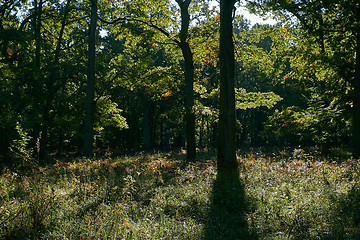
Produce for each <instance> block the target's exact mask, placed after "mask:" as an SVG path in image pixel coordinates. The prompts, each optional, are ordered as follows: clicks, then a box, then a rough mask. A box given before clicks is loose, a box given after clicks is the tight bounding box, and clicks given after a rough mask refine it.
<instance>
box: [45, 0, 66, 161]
mask: <svg viewBox="0 0 360 240" xmlns="http://www.w3.org/2000/svg"><path fill="white" fill-rule="evenodd" d="M70 3H71V0H68V1H67V3H66V6H65V8H64V16H63V19H62V21H61V29H60V33H59V37H58V40H57V44H56V49H55V52H54V61H53V63H52V64H51V65H52V66H51V67H52V68H51V71H50V74H49V78H48V80H47V82H46V86H47V98H46V102H45V107H44V113H43V126H42V130H41V138H40V149H39V150H40V152H39V159H40V160H42V159H44V158H45V157H46V151H47V142H48V129H49V127H50V126H51V122H52V120H53V118H52V117H51V116H50V110H51V108H52V103H53V100H54V97H55V94H56V90H55V86H54V85H55V81H56V77H57V70H58V65H59V59H60V51H61V41H62V38H63V35H64V30H65V26H66V18H67V15H68V13H69V8H70Z"/></svg>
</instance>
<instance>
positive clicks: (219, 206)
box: [204, 168, 258, 240]
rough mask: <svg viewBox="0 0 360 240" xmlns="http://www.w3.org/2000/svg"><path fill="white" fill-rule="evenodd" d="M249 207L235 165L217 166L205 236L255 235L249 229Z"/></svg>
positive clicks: (254, 237) (219, 237)
mask: <svg viewBox="0 0 360 240" xmlns="http://www.w3.org/2000/svg"><path fill="white" fill-rule="evenodd" d="M248 210H249V206H248V202H247V200H246V194H245V190H244V185H243V184H242V183H241V182H240V176H239V171H238V169H237V168H234V169H218V174H217V178H216V180H215V183H214V185H213V191H212V196H211V206H210V211H209V216H208V222H207V223H206V225H205V229H204V230H205V234H204V236H205V239H214V240H219V239H232V240H233V239H234V240H235V239H246V240H248V239H258V237H257V234H256V233H254V232H251V231H250V230H249V226H248V223H247V218H246V213H247V211H248Z"/></svg>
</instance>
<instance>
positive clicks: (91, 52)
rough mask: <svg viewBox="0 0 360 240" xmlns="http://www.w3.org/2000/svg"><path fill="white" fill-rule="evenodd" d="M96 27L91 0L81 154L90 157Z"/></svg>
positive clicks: (94, 12)
mask: <svg viewBox="0 0 360 240" xmlns="http://www.w3.org/2000/svg"><path fill="white" fill-rule="evenodd" d="M96 25H97V0H91V15H90V25H89V39H88V69H87V86H86V100H85V101H86V102H85V106H86V116H85V129H84V139H83V153H84V154H85V155H87V156H91V154H92V151H93V141H94V130H93V125H94V114H95V102H94V96H95V78H96V76H95V61H96V59H95V44H96Z"/></svg>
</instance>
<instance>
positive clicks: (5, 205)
mask: <svg viewBox="0 0 360 240" xmlns="http://www.w3.org/2000/svg"><path fill="white" fill-rule="evenodd" d="M239 165H240V168H239V172H237V173H236V174H235V175H232V176H229V174H227V173H221V174H218V173H217V169H216V161H215V155H214V154H203V155H201V154H200V157H199V161H198V162H196V163H187V162H185V160H184V156H182V155H172V154H157V155H144V154H143V155H137V156H132V157H121V158H102V159H86V158H77V159H70V160H66V159H62V160H58V161H57V163H56V164H54V165H49V166H47V167H44V168H31V169H29V170H27V171H24V170H21V171H17V170H16V169H8V168H4V169H3V170H2V174H1V176H0V239H236V238H238V239H250V238H251V239H360V187H359V186H360V185H359V174H360V168H359V166H358V162H356V161H353V160H351V159H343V160H340V159H334V158H328V157H323V156H321V155H320V154H318V153H316V152H308V151H304V150H302V149H300V150H296V151H291V152H289V151H287V152H285V151H277V152H276V153H271V152H270V153H266V154H265V153H262V152H261V151H259V150H256V151H255V150H254V151H252V152H250V151H249V152H247V153H244V154H242V156H240V157H239ZM226 179H227V180H226ZM229 179H232V180H231V181H228V180H229ZM224 181H225V183H224ZM226 181H227V182H226ZM245 237H246V238H245Z"/></svg>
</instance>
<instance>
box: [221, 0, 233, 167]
mask: <svg viewBox="0 0 360 240" xmlns="http://www.w3.org/2000/svg"><path fill="white" fill-rule="evenodd" d="M234 4H235V1H234V0H221V1H220V56H219V57H220V101H219V104H220V113H219V142H218V165H219V167H220V168H233V167H236V145H235V136H236V117H235V116H236V115H235V90H234V78H235V76H234V75H235V57H234V43H233V33H232V21H233V18H232V14H233V11H234V8H235V7H234Z"/></svg>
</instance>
